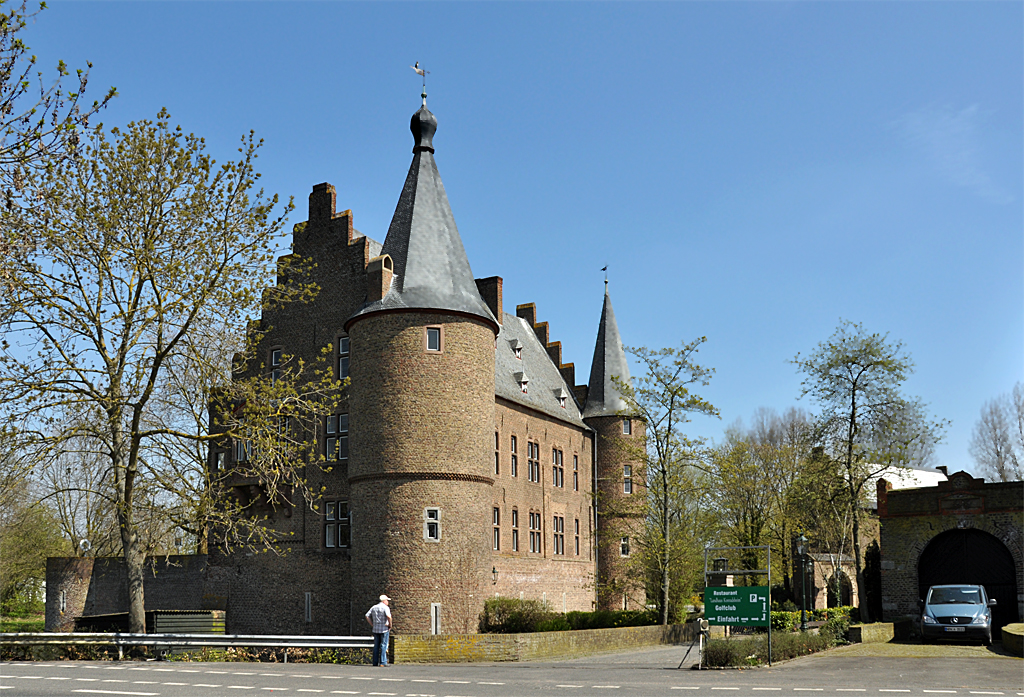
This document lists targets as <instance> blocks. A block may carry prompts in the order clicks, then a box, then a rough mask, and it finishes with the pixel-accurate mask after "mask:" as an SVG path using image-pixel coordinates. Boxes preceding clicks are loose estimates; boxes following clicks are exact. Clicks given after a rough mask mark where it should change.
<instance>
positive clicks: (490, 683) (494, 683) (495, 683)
mask: <svg viewBox="0 0 1024 697" xmlns="http://www.w3.org/2000/svg"><path fill="white" fill-rule="evenodd" d="M504 684H505V683H503V682H478V683H477V685H504Z"/></svg>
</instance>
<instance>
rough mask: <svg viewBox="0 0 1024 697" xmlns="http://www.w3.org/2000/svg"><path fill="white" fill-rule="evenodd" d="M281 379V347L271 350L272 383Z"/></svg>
mask: <svg viewBox="0 0 1024 697" xmlns="http://www.w3.org/2000/svg"><path fill="white" fill-rule="evenodd" d="M280 379H281V349H279V348H276V349H271V350H270V384H271V385H273V384H274V383H276V382H277V381H278V380H280Z"/></svg>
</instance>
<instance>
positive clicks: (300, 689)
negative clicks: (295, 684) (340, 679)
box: [296, 687, 323, 692]
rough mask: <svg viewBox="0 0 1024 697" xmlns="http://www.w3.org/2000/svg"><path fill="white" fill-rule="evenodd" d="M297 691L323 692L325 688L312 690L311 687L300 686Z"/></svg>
mask: <svg viewBox="0 0 1024 697" xmlns="http://www.w3.org/2000/svg"><path fill="white" fill-rule="evenodd" d="M296 692H323V690H310V689H309V688H305V687H300V688H299V689H297V690H296Z"/></svg>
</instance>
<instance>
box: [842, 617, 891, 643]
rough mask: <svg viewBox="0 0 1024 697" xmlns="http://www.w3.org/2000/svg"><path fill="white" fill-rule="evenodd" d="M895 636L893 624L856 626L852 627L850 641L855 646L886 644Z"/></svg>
mask: <svg viewBox="0 0 1024 697" xmlns="http://www.w3.org/2000/svg"><path fill="white" fill-rule="evenodd" d="M894 636H895V633H894V628H893V624H892V622H876V623H874V624H855V625H853V626H851V627H850V641H851V642H853V643H854V644H884V643H886V642H889V641H892V639H893V637H894Z"/></svg>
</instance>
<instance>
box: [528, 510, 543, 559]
mask: <svg viewBox="0 0 1024 697" xmlns="http://www.w3.org/2000/svg"><path fill="white" fill-rule="evenodd" d="M540 523H541V521H540V513H533V512H532V511H531V512H530V551H531V552H533V553H534V554H539V553H540V542H541V540H540V535H541V527H540Z"/></svg>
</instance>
